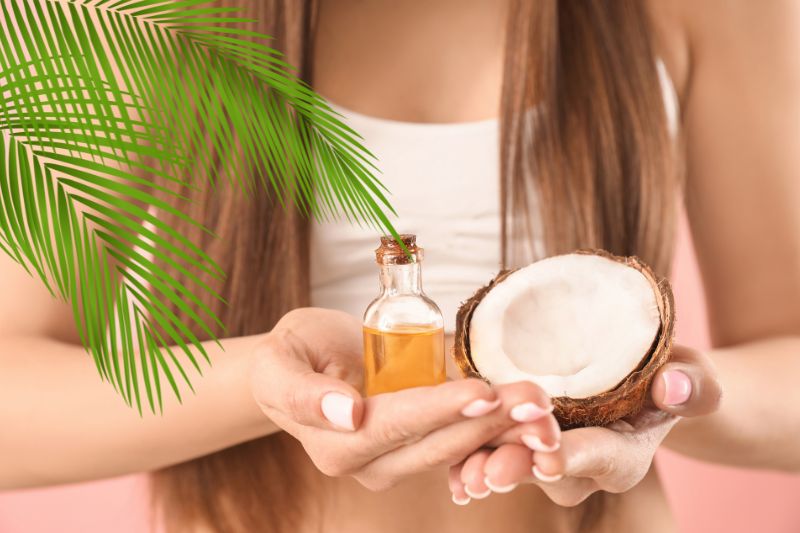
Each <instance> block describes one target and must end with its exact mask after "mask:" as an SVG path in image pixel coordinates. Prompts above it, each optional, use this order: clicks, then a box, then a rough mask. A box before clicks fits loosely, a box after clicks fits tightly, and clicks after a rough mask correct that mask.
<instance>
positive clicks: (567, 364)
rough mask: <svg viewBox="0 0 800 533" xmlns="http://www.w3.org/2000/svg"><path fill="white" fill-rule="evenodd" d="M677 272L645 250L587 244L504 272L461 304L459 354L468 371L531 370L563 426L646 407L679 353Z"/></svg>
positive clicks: (519, 377) (493, 375) (517, 377)
mask: <svg viewBox="0 0 800 533" xmlns="http://www.w3.org/2000/svg"><path fill="white" fill-rule="evenodd" d="M674 322H675V314H674V302H673V298H672V290H671V288H670V285H669V282H668V281H667V280H665V279H662V278H658V277H657V276H656V275H655V274H654V273H653V271H652V270H651V269H650V267H648V266H647V265H645V264H644V263H643V262H642V261H640V260H639V259H638V258H636V257H619V256H615V255H612V254H610V253H608V252H605V251H603V250H580V251H577V252H575V253H571V254H566V255H559V256H554V257H549V258H547V259H543V260H541V261H538V262H536V263H533V264H531V265H529V266H527V267H524V268H521V269H517V270H510V271H504V272H501V273H500V274H499V275H498V276H497V277H496V278H495V279H494V280H492V281H491V282H490V283H489V285H487V286H486V287H484V288H482V289H480V290H478V292H476V293H475V295H474V296H473V297H472V298H470V299H469V300H467V301H466V302H465V303H464V304H463V305H462V306H461V308H460V309H459V311H458V315H457V317H456V339H455V347H454V356H455V360H456V363H457V364H458V366H459V368H460V369H461V371H462V373H463V374H464V375H465V376H477V377H481V378H483V379H485V380H487V381H489V382H491V383H510V382H514V381H523V380H528V381H532V382H534V383H536V384H538V385H539V386H541V387H542V388H543V389H544V390H545V391H546V392H547V393H548V394H549V395H550V396H551V397H552V398H553V404H554V406H555V416H556V418H557V419H558V421H559V422H560V423H561V425H562V427H565V428H568V427H579V426H596V425H606V424H610V423H611V422H613V421H615V420H618V419H620V418H623V417H625V416H628V415H632V414H635V413H637V412H638V411H639V410H640V409H641V407H642V405H644V402H645V400H646V399H647V394H648V389H649V387H650V383H651V381H652V379H653V376H654V375H655V372H656V370H658V368H659V367H661V365H663V364H664V363H665V362H666V361H667V359H668V357H669V353H670V347H671V343H672V335H673V324H674Z"/></svg>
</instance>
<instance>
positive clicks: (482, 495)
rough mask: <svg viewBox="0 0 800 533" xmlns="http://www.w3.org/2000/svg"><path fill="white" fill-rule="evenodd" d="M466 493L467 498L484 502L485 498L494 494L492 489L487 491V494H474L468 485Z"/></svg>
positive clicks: (465, 489) (465, 487)
mask: <svg viewBox="0 0 800 533" xmlns="http://www.w3.org/2000/svg"><path fill="white" fill-rule="evenodd" d="M464 492H466V493H467V496H469V497H470V498H474V499H476V500H482V499H484V498H488V497H489V495H490V494H491V493H492V489H486V492H481V493H476V492H472V491H471V490H470V488H469V486H468V485H465V486H464Z"/></svg>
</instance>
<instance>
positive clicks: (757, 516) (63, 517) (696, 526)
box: [0, 227, 800, 533]
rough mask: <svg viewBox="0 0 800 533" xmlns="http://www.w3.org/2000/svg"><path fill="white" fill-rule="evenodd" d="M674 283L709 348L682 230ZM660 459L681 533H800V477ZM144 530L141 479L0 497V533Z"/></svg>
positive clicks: (681, 333) (696, 335) (681, 324)
mask: <svg viewBox="0 0 800 533" xmlns="http://www.w3.org/2000/svg"><path fill="white" fill-rule="evenodd" d="M673 281H674V285H675V292H676V299H677V309H678V313H679V320H678V340H679V342H682V343H684V344H689V345H693V346H699V347H702V346H707V345H708V334H707V330H706V324H705V314H704V313H705V310H704V306H703V296H702V286H701V284H700V281H699V279H698V276H697V271H696V265H695V263H694V257H693V255H692V251H691V244H690V242H689V240H688V238H687V236H686V231H685V227H684V228H682V237H681V239H680V245H679V251H678V255H677V257H676V265H675V271H674V275H673ZM657 462H658V466H659V469H660V471H661V473H662V476H663V479H664V483H665V485H666V488H667V493H668V496H669V498H670V501H671V502H672V505H673V508H674V511H675V514H676V517H677V520H678V523H679V524H680V530H681V531H682V532H685V533H714V532H726V533H739V532H748V533H749V532H753V531H757V532H759V533H797V532H800V476H792V475H787V474H780V473H771V472H757V471H746V470H738V469H733V468H723V467H719V466H713V465H709V464H704V463H700V462H697V461H693V460H690V459H686V458H684V457H680V456H678V455H676V454H673V453H670V452H666V451H664V452H660V454H659V457H658V460H657ZM149 528H150V526H149V514H148V510H147V488H146V480H145V478H144V477H143V476H129V477H124V478H119V479H115V480H109V481H100V482H95V483H84V484H80V485H73V486H69V487H59V488H52V489H41V490H30V491H20V492H11V493H4V494H0V533H53V532H59V533H96V532H102V533H106V532H109V531H114V532H115V533H142V532H146V531H149Z"/></svg>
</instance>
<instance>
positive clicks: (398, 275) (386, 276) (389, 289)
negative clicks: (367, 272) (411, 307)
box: [380, 262, 422, 296]
mask: <svg viewBox="0 0 800 533" xmlns="http://www.w3.org/2000/svg"><path fill="white" fill-rule="evenodd" d="M380 269H381V272H380V280H381V290H382V292H383V294H386V295H389V296H396V295H401V294H422V275H421V271H422V265H421V264H420V263H419V262H415V263H409V264H405V265H380Z"/></svg>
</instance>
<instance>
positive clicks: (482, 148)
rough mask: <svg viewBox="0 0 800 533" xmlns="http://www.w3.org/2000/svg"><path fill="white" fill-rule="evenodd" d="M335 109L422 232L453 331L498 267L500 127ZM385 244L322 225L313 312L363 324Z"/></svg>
mask: <svg viewBox="0 0 800 533" xmlns="http://www.w3.org/2000/svg"><path fill="white" fill-rule="evenodd" d="M657 69H658V74H659V78H660V81H661V88H662V92H663V97H664V104H665V108H666V112H667V116H668V120H669V127H670V131H671V133H673V135H674V134H675V132H676V130H677V116H678V109H677V98H676V96H675V91H674V88H673V85H672V82H671V80H670V79H669V75H668V73H667V70H666V68H665V67H664V64H663V62H662V61H660V60H658V61H657ZM333 107H334V109H335V110H336V111H338V112H339V113H341V114H342V115H343V116H344V119H345V121H346V122H347V124H349V125H350V126H351V127H352V128H353V129H355V130H356V131H357V132H359V133H360V134H361V135H362V136H363V137H364V141H363V143H364V145H365V146H366V147H367V148H368V149H369V150H370V151H372V153H374V154H375V156H376V157H377V159H378V165H377V166H378V168H379V169H380V171H381V174H380V175H379V178H380V180H381V182H382V183H383V184H384V185H386V187H387V188H388V189H389V191H390V192H391V196H389V201H390V202H391V204H392V206H393V207H394V208H395V210H396V211H397V213H398V216H399V218H396V219H394V220H393V223H394V224H395V226H396V229H397V230H398V231H399V232H401V233H415V234H417V240H418V243H419V245H420V246H421V247H422V248H424V249H425V258H424V261H423V263H422V285H423V290H424V291H425V293H426V294H427V295H428V296H429V297H431V298H432V299H433V300H434V301H435V302H436V303H437V304H438V305H439V307H440V309H441V310H442V314H443V315H444V324H445V331H446V332H448V333H450V332H452V331H453V330H454V328H455V316H456V311H457V310H458V307H459V305H460V304H461V302H463V301H464V300H466V299H467V298H469V297H470V296H471V295H472V294H473V293H474V292H475V291H476V290H477V289H478V288H480V287H482V286H484V285H486V283H488V282H489V280H491V279H492V278H493V277H494V276H495V274H497V272H498V271H499V269H500V160H499V124H498V121H497V120H496V119H489V120H482V121H478V122H466V123H453V124H440V123H438V124H437V123H434V124H428V123H424V124H421V123H413V122H399V121H394V120H386V119H380V118H375V117H370V116H366V115H362V114H359V113H356V112H354V111H350V110H348V109H344V108H342V107H341V106H336V105H334V106H333ZM534 200H535V198H534ZM534 206H535V204H534ZM536 230H537V228H536V227H535V226H534V233H536ZM533 237H534V239H533V242H531V243H525V245H526V248H527V250H528V256H529V258H530V259H531V260H535V259H538V258H541V257H542V255H543V253H544V247H543V245H542V237H541V231H539V233H538V235H537V234H534V236H533ZM378 241H379V233H377V232H376V231H375V230H373V229H370V228H364V227H359V226H356V225H351V224H350V223H349V222H348V221H347V220H346V219H342V220H340V221H333V222H325V223H319V222H314V223H313V224H312V229H311V280H310V281H311V303H312V305H314V306H318V307H327V308H331V309H339V310H342V311H345V312H347V313H350V314H352V315H354V316H357V317H359V318H361V317H362V315H363V313H364V310H365V309H366V308H367V305H369V303H370V302H371V301H372V299H373V298H375V297H376V296H377V295H378V288H379V282H378V267H377V265H376V264H375V261H374V258H375V256H374V253H373V251H374V249H375V248H377V246H378Z"/></svg>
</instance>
